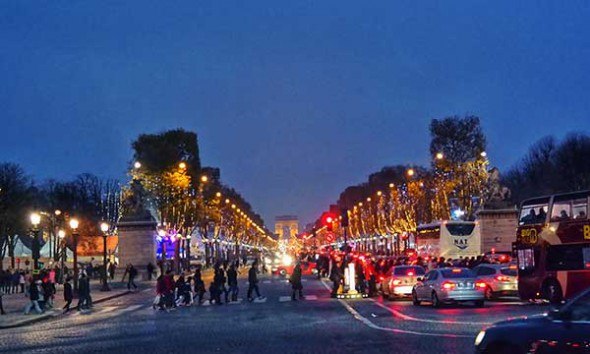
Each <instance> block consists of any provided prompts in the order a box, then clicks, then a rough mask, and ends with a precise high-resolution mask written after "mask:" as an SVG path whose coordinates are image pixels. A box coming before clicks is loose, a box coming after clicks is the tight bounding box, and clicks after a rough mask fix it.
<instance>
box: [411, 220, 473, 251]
mask: <svg viewBox="0 0 590 354" xmlns="http://www.w3.org/2000/svg"><path fill="white" fill-rule="evenodd" d="M416 231H417V232H416V233H417V235H416V250H417V252H418V255H419V256H421V257H423V258H424V257H429V256H434V257H445V258H451V259H458V258H460V257H475V256H478V255H481V253H482V252H481V232H480V227H479V224H478V223H477V222H476V221H442V222H436V223H432V224H424V225H420V226H418V227H417V229H416Z"/></svg>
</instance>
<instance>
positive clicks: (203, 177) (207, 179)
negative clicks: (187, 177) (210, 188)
mask: <svg viewBox="0 0 590 354" xmlns="http://www.w3.org/2000/svg"><path fill="white" fill-rule="evenodd" d="M201 182H203V183H207V182H209V177H207V175H202V176H201Z"/></svg>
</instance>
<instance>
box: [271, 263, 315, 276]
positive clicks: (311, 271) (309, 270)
mask: <svg viewBox="0 0 590 354" xmlns="http://www.w3.org/2000/svg"><path fill="white" fill-rule="evenodd" d="M294 268H295V264H288V265H285V264H283V265H279V266H277V267H276V269H275V270H274V271H273V274H274V275H281V276H289V275H291V274H293V269H294ZM316 268H317V267H316V263H315V262H308V261H302V262H301V275H315V274H317V269H316Z"/></svg>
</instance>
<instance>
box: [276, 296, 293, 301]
mask: <svg viewBox="0 0 590 354" xmlns="http://www.w3.org/2000/svg"><path fill="white" fill-rule="evenodd" d="M287 301H291V296H281V297H280V298H279V302H287Z"/></svg>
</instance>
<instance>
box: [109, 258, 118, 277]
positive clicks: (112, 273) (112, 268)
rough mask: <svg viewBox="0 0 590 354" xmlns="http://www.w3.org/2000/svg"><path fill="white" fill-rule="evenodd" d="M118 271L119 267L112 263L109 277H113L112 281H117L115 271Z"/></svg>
mask: <svg viewBox="0 0 590 354" xmlns="http://www.w3.org/2000/svg"><path fill="white" fill-rule="evenodd" d="M116 269H117V266H116V264H115V263H113V262H110V263H109V276H110V277H111V280H114V279H115V270H116Z"/></svg>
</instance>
